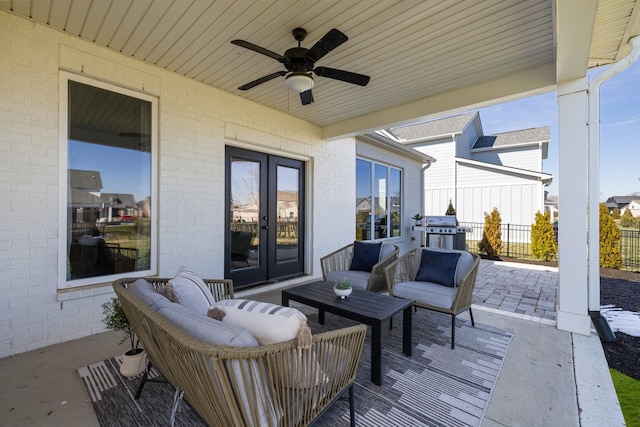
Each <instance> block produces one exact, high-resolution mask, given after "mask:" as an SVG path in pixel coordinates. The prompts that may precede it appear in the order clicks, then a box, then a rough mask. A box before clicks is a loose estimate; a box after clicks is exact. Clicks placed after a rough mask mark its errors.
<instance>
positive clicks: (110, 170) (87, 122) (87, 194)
mask: <svg viewBox="0 0 640 427" xmlns="http://www.w3.org/2000/svg"><path fill="white" fill-rule="evenodd" d="M68 90H69V93H68V103H69V112H68V113H69V115H68V119H69V127H68V137H69V139H68V145H67V153H68V159H67V210H68V215H67V248H68V251H67V255H68V256H67V275H66V278H67V280H75V279H81V278H87V277H97V276H106V275H111V274H118V273H126V272H133V271H142V270H149V269H150V268H151V266H150V263H151V261H150V260H151V256H150V251H151V214H152V212H151V103H150V102H148V101H144V100H140V99H136V98H133V97H130V96H126V95H122V94H119V93H115V92H111V91H108V90H105V89H101V88H96V87H92V86H89V85H85V84H82V83H78V82H75V81H69V86H68Z"/></svg>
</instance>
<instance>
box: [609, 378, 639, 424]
mask: <svg viewBox="0 0 640 427" xmlns="http://www.w3.org/2000/svg"><path fill="white" fill-rule="evenodd" d="M609 371H610V372H611V378H612V379H613V385H614V387H615V388H616V394H617V395H618V400H619V401H620V407H621V408H622V414H623V415H624V421H625V422H626V423H627V427H640V405H639V404H638V402H640V381H637V380H635V379H633V378H631V377H628V376H626V375H625V374H622V373H620V372H618V371H616V370H615V369H609Z"/></svg>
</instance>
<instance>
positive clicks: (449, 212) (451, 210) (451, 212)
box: [444, 200, 456, 215]
mask: <svg viewBox="0 0 640 427" xmlns="http://www.w3.org/2000/svg"><path fill="white" fill-rule="evenodd" d="M444 214H445V215H455V214H456V209H455V208H454V207H453V203H451V200H449V206H448V207H447V211H446V212H445V213H444Z"/></svg>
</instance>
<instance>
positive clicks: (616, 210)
mask: <svg viewBox="0 0 640 427" xmlns="http://www.w3.org/2000/svg"><path fill="white" fill-rule="evenodd" d="M611 216H612V217H613V219H620V209H619V208H618V207H617V206H616V207H615V208H613V212H611Z"/></svg>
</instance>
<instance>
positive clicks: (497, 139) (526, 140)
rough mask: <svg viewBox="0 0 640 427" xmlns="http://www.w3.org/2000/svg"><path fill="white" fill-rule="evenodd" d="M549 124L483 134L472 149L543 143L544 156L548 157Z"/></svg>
mask: <svg viewBox="0 0 640 427" xmlns="http://www.w3.org/2000/svg"><path fill="white" fill-rule="evenodd" d="M549 135H550V132H549V126H541V127H537V128H531V129H523V130H516V131H512V132H504V133H498V134H496V135H487V136H481V137H480V138H478V139H477V140H476V142H475V143H474V144H473V146H472V147H471V150H487V149H495V150H500V149H505V148H512V147H516V146H522V145H528V144H542V158H543V159H546V158H547V152H548V145H549V140H550V136H549Z"/></svg>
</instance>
